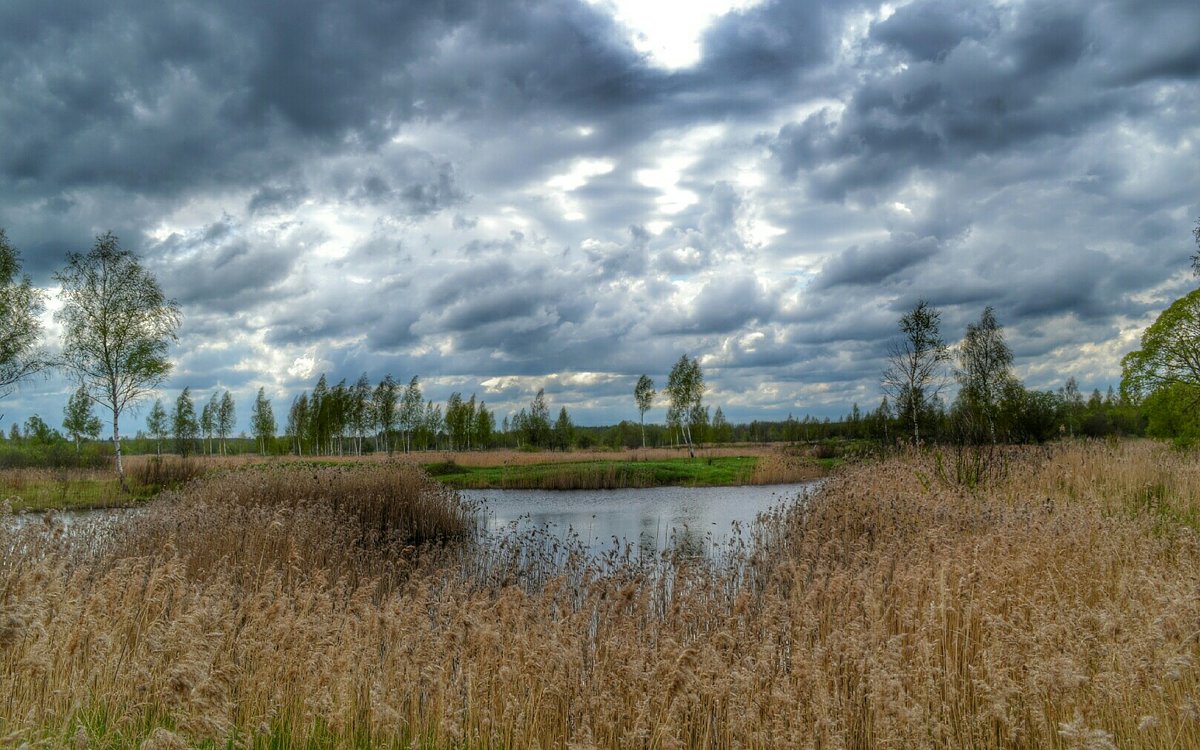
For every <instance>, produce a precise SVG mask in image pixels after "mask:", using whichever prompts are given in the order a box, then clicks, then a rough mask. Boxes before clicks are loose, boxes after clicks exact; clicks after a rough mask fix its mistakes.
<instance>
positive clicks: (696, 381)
mask: <svg viewBox="0 0 1200 750" xmlns="http://www.w3.org/2000/svg"><path fill="white" fill-rule="evenodd" d="M666 394H667V396H668V398H670V400H671V405H670V407H669V408H668V409H667V421H668V422H670V423H672V424H675V425H677V426H678V428H679V432H680V435H681V436H682V437H683V441H684V443H686V444H687V448H688V456H690V457H692V458H695V457H696V449H695V446H694V445H693V443H692V426H693V425H695V424H696V423H697V422H698V421H699V419H700V417H701V416H704V417H707V414H705V413H704V411H703V398H704V375H703V373H701V372H700V360H699V359H688V355H686V354H684V355H682V356H681V357H680V358H679V361H678V362H676V363H675V366H674V367H672V368H671V372H670V374H669V375H668V376H667V389H666Z"/></svg>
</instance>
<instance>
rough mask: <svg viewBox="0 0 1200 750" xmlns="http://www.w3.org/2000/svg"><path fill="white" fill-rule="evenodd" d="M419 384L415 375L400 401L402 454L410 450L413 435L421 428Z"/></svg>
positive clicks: (422, 399) (421, 401)
mask: <svg viewBox="0 0 1200 750" xmlns="http://www.w3.org/2000/svg"><path fill="white" fill-rule="evenodd" d="M424 400H425V397H424V396H423V395H421V382H420V380H419V379H418V378H417V376H416V375H413V376H412V380H410V381H408V386H407V387H406V388H405V389H404V396H403V398H401V399H400V429H401V430H403V431H404V452H405V453H407V452H409V451H411V450H412V441H413V434H414V433H415V432H416V431H417V430H418V429H420V427H421V417H422V414H423V412H422V405H423V403H424Z"/></svg>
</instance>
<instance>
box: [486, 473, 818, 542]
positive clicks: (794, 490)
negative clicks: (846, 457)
mask: <svg viewBox="0 0 1200 750" xmlns="http://www.w3.org/2000/svg"><path fill="white" fill-rule="evenodd" d="M817 484H818V483H817V482H805V483H801V484H784V485H767V486H754V487H655V488H652V489H628V490H573V491H567V492H564V491H550V490H464V491H463V495H464V496H465V497H466V498H467V499H469V500H473V501H476V502H479V503H481V504H482V505H483V508H484V510H483V513H484V515H485V517H486V518H485V521H486V528H487V530H488V531H489V532H492V533H494V534H500V533H505V532H509V531H515V532H517V533H522V532H524V531H528V530H531V529H536V528H540V527H545V528H546V529H547V531H548V532H549V533H551V534H554V535H556V536H559V537H561V538H564V539H565V538H567V537H568V536H572V535H577V537H578V540H579V541H580V542H581V543H582V544H584V545H585V546H586V547H587V548H588V549H590V550H591V551H593V552H603V551H606V550H609V549H612V548H613V547H614V546H616V545H618V544H624V543H628V544H632V545H635V546H636V548H637V549H638V550H640V551H641V552H642V553H643V554H655V553H657V552H659V551H661V550H662V549H664V548H665V547H666V546H667V545H668V543H670V544H673V545H674V547H675V548H676V549H677V550H679V551H680V552H683V553H685V554H705V553H707V552H710V551H712V550H713V549H714V548H715V547H717V546H720V545H722V544H724V543H726V542H728V541H729V540H730V539H731V538H732V536H733V534H735V533H738V532H737V528H736V527H735V524H740V525H742V526H745V525H748V524H749V523H750V522H751V521H753V520H754V518H755V517H756V516H757V515H758V514H759V513H762V512H765V511H768V510H770V509H771V508H774V507H777V506H779V505H781V504H785V503H791V502H792V501H794V500H795V499H796V498H797V497H799V496H800V495H802V494H803V493H805V492H806V491H812V490H813V489H815V487H816V485H817Z"/></svg>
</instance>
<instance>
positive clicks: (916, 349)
mask: <svg viewBox="0 0 1200 750" xmlns="http://www.w3.org/2000/svg"><path fill="white" fill-rule="evenodd" d="M941 321H942V314H941V312H939V311H938V309H937V308H935V307H933V306H932V305H930V304H929V303H928V302H927V301H925V300H918V301H917V304H916V305H914V306H913V309H912V310H910V311H908V312H907V313H905V314H904V315H902V316H900V332H901V334H903V335H902V337H901V339H900V340H899V341H896V342H893V343H892V344H891V346H890V347H889V349H888V367H887V368H886V369H885V370H884V371H883V374H882V375H881V376H880V385H882V387H883V391H884V393H886V394H887V395H889V396H891V397H892V399H893V400H894V401H895V402H896V408H897V409H898V410H899V412H900V413H901V414H904V415H905V417H906V418H907V419H908V423H909V425H910V426H911V428H912V436H913V444H914V445H916V444H919V443H920V442H921V413H922V412H923V411H925V410H926V409H927V408H928V407H929V405H930V404H931V403H932V402H933V400H934V399H935V398H936V396H937V395H938V393H939V392H941V390H942V388H944V387H945V384H946V376H945V367H946V362H948V361H949V359H950V355H949V353H948V352H947V350H946V342H945V341H943V340H942V336H941V333H940V331H939V330H938V329H939V327H940V326H941Z"/></svg>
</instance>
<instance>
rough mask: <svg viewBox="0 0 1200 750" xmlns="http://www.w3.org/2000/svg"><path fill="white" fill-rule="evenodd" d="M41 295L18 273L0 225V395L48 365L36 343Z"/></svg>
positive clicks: (17, 259)
mask: <svg viewBox="0 0 1200 750" xmlns="http://www.w3.org/2000/svg"><path fill="white" fill-rule="evenodd" d="M44 305H45V299H44V295H43V293H42V292H41V290H39V289H38V288H37V287H35V286H33V283H32V282H31V281H30V280H29V277H28V276H22V275H21V256H20V254H19V253H18V252H17V251H16V249H14V248H13V247H12V245H10V244H8V237H7V236H5V234H4V230H3V229H0V397H3V396H6V395H8V394H9V393H10V392H11V391H12V389H13V388H14V387H16V385H17V383H19V382H21V381H22V380H24V379H26V378H28V377H29V376H31V375H33V374H34V373H36V372H38V371H39V370H42V369H44V368H46V367H47V366H49V363H50V360H49V357H48V356H47V355H46V353H45V352H44V351H43V350H42V349H41V347H40V346H39V340H40V337H41V332H42V327H41V323H40V322H39V319H38V316H39V315H40V314H41V312H42V310H43V308H44Z"/></svg>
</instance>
